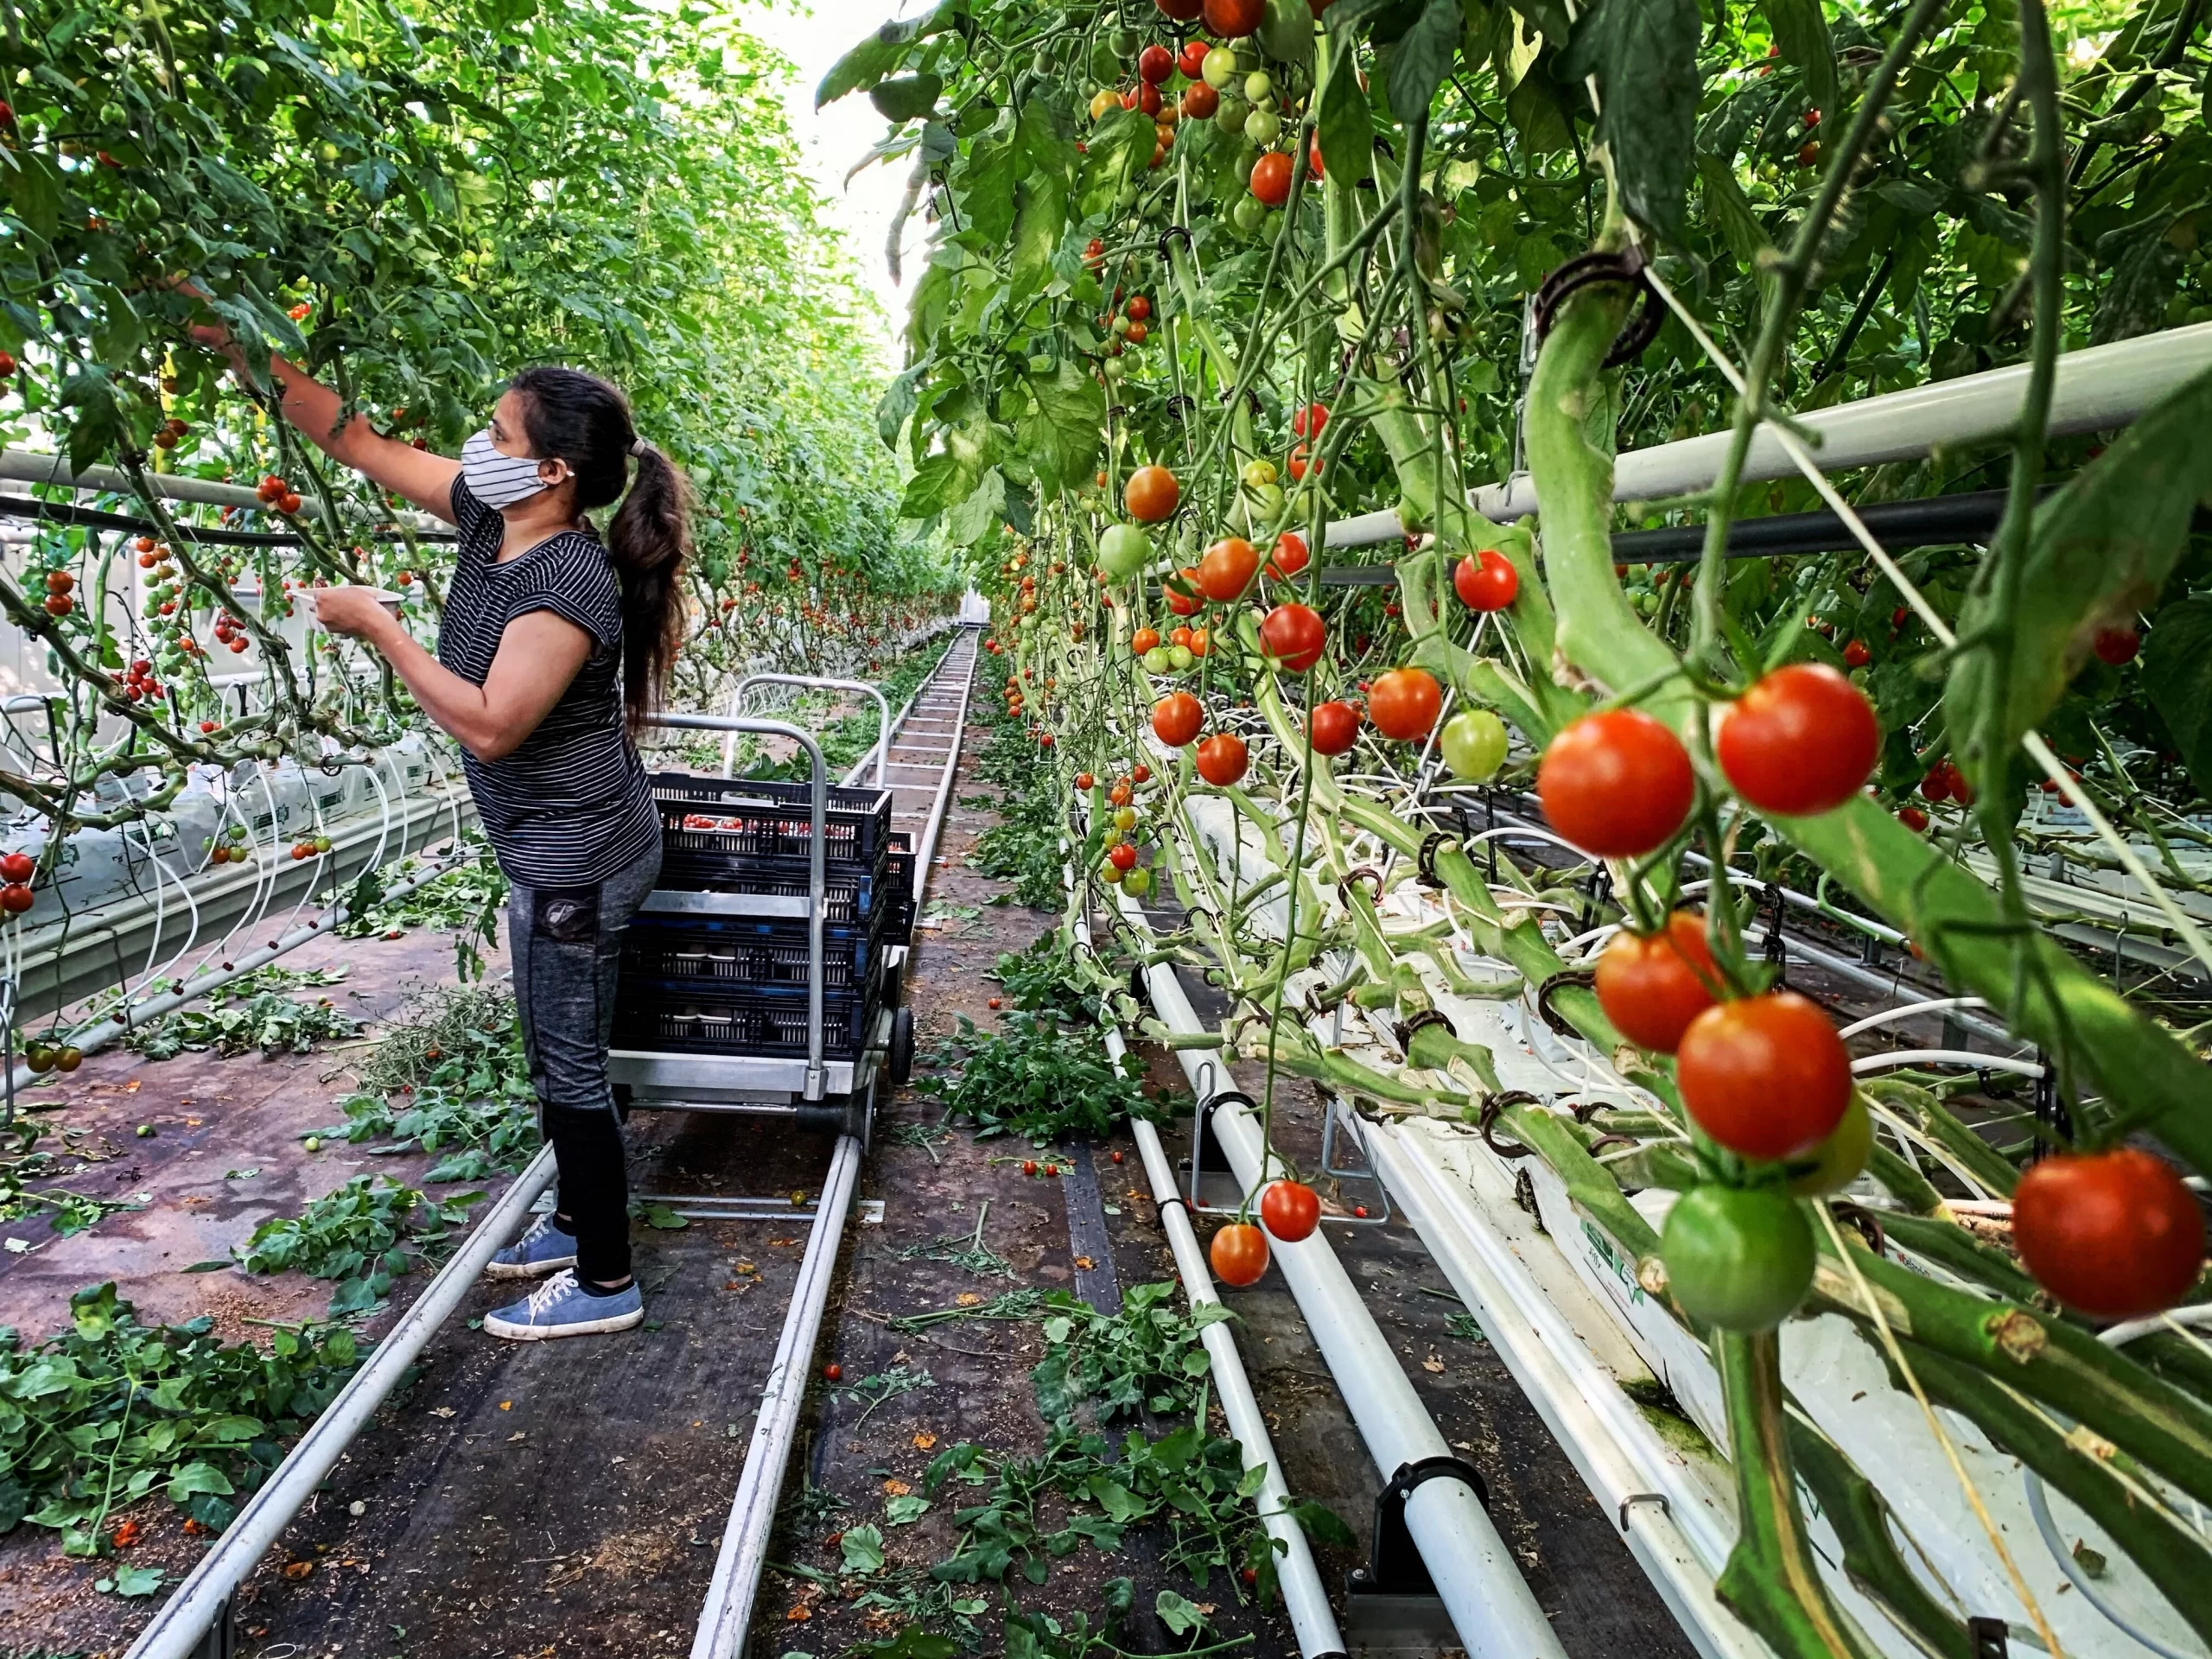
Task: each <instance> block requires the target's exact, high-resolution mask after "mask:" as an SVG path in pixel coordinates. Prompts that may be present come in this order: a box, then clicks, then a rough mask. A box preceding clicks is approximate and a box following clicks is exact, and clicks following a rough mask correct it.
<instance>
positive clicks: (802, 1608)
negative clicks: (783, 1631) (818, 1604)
mask: <svg viewBox="0 0 2212 1659" xmlns="http://www.w3.org/2000/svg"><path fill="white" fill-rule="evenodd" d="M813 1617H814V1609H813V1608H811V1607H809V1606H807V1605H804V1603H802V1604H801V1605H798V1606H797V1607H794V1608H792V1609H791V1611H789V1612H788V1613H785V1615H784V1618H785V1620H786V1621H791V1620H797V1619H802V1618H813Z"/></svg>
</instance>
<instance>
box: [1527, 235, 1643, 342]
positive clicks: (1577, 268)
mask: <svg viewBox="0 0 2212 1659" xmlns="http://www.w3.org/2000/svg"><path fill="white" fill-rule="evenodd" d="M1643 267H1644V260H1643V250H1642V249H1641V248H1638V247H1636V246H1634V245H1630V247H1629V248H1628V249H1627V250H1626V251H1624V252H1621V253H1586V254H1584V255H1582V256H1581V257H1580V258H1576V259H1570V260H1568V261H1567V263H1566V264H1563V265H1561V266H1560V268H1559V269H1558V270H1555V271H1554V272H1552V274H1551V275H1550V276H1548V277H1546V278H1544V285H1543V286H1542V287H1541V288H1540V289H1537V290H1536V307H1535V325H1536V341H1537V343H1538V344H1539V345H1541V344H1542V343H1543V341H1544V340H1545V339H1546V338H1547V337H1548V335H1549V334H1551V331H1552V323H1553V321H1554V319H1555V318H1556V317H1557V316H1558V315H1559V308H1560V306H1562V305H1564V304H1565V303H1566V302H1567V297H1568V296H1570V295H1573V294H1576V293H1580V291H1581V290H1582V289H1586V288H1594V287H1596V286H1598V285H1599V283H1625V284H1626V285H1627V286H1628V287H1630V288H1632V289H1635V290H1636V291H1637V296H1638V297H1637V300H1636V301H1633V302H1630V305H1631V308H1630V312H1629V315H1628V321H1626V322H1624V324H1622V326H1621V331H1620V333H1619V334H1618V335H1617V336H1616V337H1615V338H1614V340H1613V346H1612V349H1611V351H1609V352H1607V353H1605V367H1607V368H1609V369H1617V368H1618V367H1619V366H1620V365H1622V364H1624V363H1630V362H1633V361H1635V359H1637V358H1639V357H1641V356H1643V352H1644V348H1645V347H1646V346H1649V345H1650V344H1651V342H1652V341H1653V340H1656V339H1658V337H1659V327H1660V325H1661V324H1662V323H1663V322H1664V321H1666V320H1667V319H1666V313H1665V312H1664V310H1662V308H1661V306H1660V303H1659V295H1658V292H1657V290H1656V289H1654V288H1653V287H1652V286H1651V283H1650V281H1649V278H1647V277H1645V276H1644V274H1643Z"/></svg>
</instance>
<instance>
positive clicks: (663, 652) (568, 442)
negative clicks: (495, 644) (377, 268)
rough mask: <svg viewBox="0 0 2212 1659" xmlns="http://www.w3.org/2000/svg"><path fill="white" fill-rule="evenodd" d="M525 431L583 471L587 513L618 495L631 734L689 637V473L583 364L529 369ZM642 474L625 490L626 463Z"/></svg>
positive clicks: (613, 542) (533, 444)
mask: <svg viewBox="0 0 2212 1659" xmlns="http://www.w3.org/2000/svg"><path fill="white" fill-rule="evenodd" d="M513 384H514V389H515V391H518V392H520V393H521V394H522V398H523V417H522V425H523V432H524V435H525V436H527V437H528V438H529V440H530V449H531V454H533V455H536V456H537V457H539V458H541V459H550V458H552V457H555V456H557V457H559V458H560V459H561V460H563V461H567V462H568V463H569V470H570V471H572V472H573V473H575V475H576V509H577V512H579V514H581V513H582V512H588V511H589V510H590V509H591V508H593V507H603V506H605V505H607V503H608V502H610V501H612V500H613V499H616V498H617V497H618V496H621V497H622V505H621V506H620V508H619V509H618V510H617V511H616V512H615V514H614V522H613V524H609V525H608V526H607V552H608V554H609V555H610V556H612V558H613V564H614V570H615V574H616V575H619V576H620V578H621V579H622V706H623V712H624V715H625V717H626V720H627V721H628V722H629V727H630V731H631V734H632V735H633V736H634V735H635V734H636V733H637V731H638V728H639V726H640V725H642V724H643V723H644V721H645V716H646V715H648V714H650V713H652V710H654V709H657V708H658V707H659V706H660V702H661V698H662V696H663V695H664V692H665V691H666V690H667V687H668V676H669V671H670V670H671V668H673V667H674V665H675V663H676V652H677V646H678V645H681V644H682V643H683V588H682V587H681V586H680V585H679V582H680V578H681V575H682V571H683V561H684V558H685V557H686V556H688V555H689V554H690V551H691V480H689V479H688V478H686V477H684V475H683V468H682V467H678V466H677V464H676V463H675V462H674V461H671V460H670V459H669V458H668V457H667V456H666V455H664V454H662V453H661V452H660V451H659V450H658V449H657V448H654V447H653V446H652V444H650V443H647V442H645V441H644V440H643V439H641V438H640V437H639V435H638V430H637V428H636V427H634V426H632V424H631V422H630V405H629V403H628V401H627V400H626V399H625V398H624V397H623V396H622V394H621V393H620V391H617V390H616V389H615V388H614V387H613V386H611V385H608V384H607V382H606V381H604V380H601V378H599V377H598V376H596V375H591V374H585V373H582V372H580V371H578V370H575V369H558V368H539V369H524V371H523V372H521V373H520V374H518V375H517V376H515V378H514V383H513ZM632 456H634V457H636V459H637V462H638V475H637V478H636V480H634V481H632V483H631V484H630V493H629V494H628V495H627V496H622V486H623V483H624V480H626V478H627V476H628V463H629V461H630V459H631V458H632Z"/></svg>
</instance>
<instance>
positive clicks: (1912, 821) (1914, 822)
mask: <svg viewBox="0 0 2212 1659" xmlns="http://www.w3.org/2000/svg"><path fill="white" fill-rule="evenodd" d="M1897 822H1898V823H1901V824H1903V825H1904V827H1905V828H1906V829H1910V830H1911V831H1912V832H1913V834H1915V835H1918V834H1919V833H1920V832H1921V831H1922V830H1923V829H1926V828H1927V827H1928V815H1927V814H1926V813H1925V812H1923V811H1922V810H1920V809H1919V808H1918V807H1916V806H1901V807H1899V808H1898V809H1897Z"/></svg>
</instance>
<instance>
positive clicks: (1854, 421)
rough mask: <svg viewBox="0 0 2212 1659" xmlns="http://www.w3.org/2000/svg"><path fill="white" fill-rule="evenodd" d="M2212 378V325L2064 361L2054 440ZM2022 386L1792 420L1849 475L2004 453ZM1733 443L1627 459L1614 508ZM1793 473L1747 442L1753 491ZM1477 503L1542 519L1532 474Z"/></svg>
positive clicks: (1711, 441) (1480, 508)
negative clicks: (1988, 447)
mask: <svg viewBox="0 0 2212 1659" xmlns="http://www.w3.org/2000/svg"><path fill="white" fill-rule="evenodd" d="M2208 368H2212V322H2200V323H2193V324H2191V325H2190V326H2189V327H2185V328H2169V329H2166V330H2165V331H2164V333H2161V334H2143V335H2139V337H2137V338H2136V339H2133V340H2116V341H2114V342H2113V344H2112V345H2109V346H2088V347H2085V348H2084V349H2082V350H2081V351H2078V352H2068V353H2065V354H2064V355H2063V356H2062V357H2060V359H2058V380H2057V385H2056V388H2055V389H2054V390H2053V391H2052V394H2051V400H2050V435H2051V436H2053V437H2061V436H2063V435H2067V434H2069V433H2075V432H2097V431H2102V430H2104V429H2107V428H2109V427H2116V426H2125V425H2126V424H2127V423H2129V422H2130V421H2133V419H2135V418H2136V416H2139V415H2140V414H2142V413H2143V411H2144V410H2147V409H2149V408H2151V407H2152V405H2153V404H2157V403H2158V402H2160V401H2161V400H2163V399H2164V398H2165V397H2167V396H2168V395H2169V394H2171V393H2172V392H2174V391H2178V390H2179V389H2180V388H2181V387H2182V385H2183V384H2185V383H2186V382H2188V381H2189V380H2190V379H2192V378H2195V377H2196V375H2199V374H2201V373H2202V372H2204V371H2205V370H2206V369H2208ZM2027 384H2028V367H2027V365H2025V364H2015V365H2012V367H2010V368H2003V369H1992V370H1990V371H1988V372H1986V373H1984V374H1967V375H1961V376H1960V377H1959V378H1957V379H1955V380H1935V381H1930V382H1929V384H1928V385H1921V386H1913V387H1910V388H1909V389H1908V390H1906V391H1892V392H1886V393H1885V394H1883V395H1882V396H1881V397H1868V398H1866V399H1864V400H1862V401H1861V402H1859V403H1855V404H1839V405H1838V406H1836V407H1835V408H1833V409H1816V410H1806V411H1805V412H1804V413H1802V414H1797V415H1793V416H1791V417H1790V418H1791V420H1792V421H1793V422H1794V423H1796V425H1797V426H1798V427H1799V428H1800V429H1802V430H1806V431H1809V432H1811V433H1813V434H1814V435H1815V438H1816V442H1815V445H1814V448H1813V456H1814V459H1815V460H1816V461H1819V462H1820V464H1821V467H1822V469H1823V470H1825V471H1828V472H1843V471H1846V470H1848V469H1850V468H1852V467H1875V466H1879V465H1881V464H1882V463H1883V462H1885V461H1910V460H1915V459H1916V458H1918V457H1919V456H1922V455H1924V454H1927V453H1928V452H1929V450H1931V449H1933V448H1936V446H1938V445H1939V444H1940V445H1959V444H1973V443H1991V442H1998V441H1999V440H2001V439H2003V438H2004V437H2005V436H2006V435H2008V434H2009V433H2010V432H2011V431H2012V428H2013V426H2014V425H2015V423H2018V420H2019V418H2020V405H2021V401H2022V399H2023V397H2024V395H2025V391H2026V387H2027ZM1729 442H1730V435H1729V434H1728V433H1726V432H1707V433H1705V434H1703V435H1700V436H1698V437H1694V438H1684V439H1682V440H1681V442H1676V443H1661V444H1654V445H1652V446H1651V447H1650V448H1645V449H1630V450H1627V451H1625V452H1624V453H1623V454H1621V455H1620V456H1619V457H1618V459H1617V460H1616V461H1615V462H1614V465H1613V499H1614V500H1616V501H1656V500H1661V499H1666V498H1668V497H1669V496H1677V495H1687V494H1689V493H1693V492H1694V491H1698V490H1701V489H1704V488H1706V487H1707V486H1708V485H1710V484H1711V483H1712V482H1713V476H1714V474H1716V473H1718V472H1719V467H1720V461H1721V458H1722V457H1723V456H1724V455H1725V454H1726V453H1727V450H1728V445H1729ZM1796 471H1797V467H1796V462H1795V461H1792V460H1791V459H1790V458H1789V456H1788V455H1787V454H1784V453H1783V448H1782V445H1781V443H1780V442H1778V441H1777V439H1776V437H1775V435H1774V429H1773V428H1772V427H1770V426H1762V427H1761V428H1759V429H1758V431H1756V432H1754V433H1753V434H1752V435H1751V451H1750V453H1749V454H1748V455H1746V456H1745V465H1744V478H1745V481H1746V482H1750V481H1752V480H1761V479H1774V478H1788V477H1792V476H1794V475H1796ZM1471 499H1472V500H1473V503H1474V506H1475V510H1476V511H1477V512H1480V513H1481V514H1483V516H1484V517H1485V518H1491V519H1493V520H1495V521H1497V523H1499V524H1510V523H1511V522H1512V521H1513V520H1514V519H1516V518H1520V517H1522V515H1523V514H1524V513H1530V512H1535V511H1536V486H1535V480H1534V479H1532V478H1531V477H1530V476H1529V474H1526V473H1519V474H1515V475H1514V476H1513V477H1511V478H1510V479H1508V480H1505V481H1504V482H1503V483H1502V484H1485V485H1483V486H1480V487H1478V488H1477V489H1476V490H1474V491H1472V492H1471ZM1404 533H1405V531H1404V527H1403V526H1402V524H1400V523H1399V521H1398V513H1397V509H1396V508H1395V507H1391V508H1386V509H1384V510H1383V511H1382V512H1367V513H1362V514H1360V515H1359V516H1358V517H1357V518H1343V519H1338V521H1337V522H1335V523H1333V524H1330V525H1328V526H1327V527H1326V528H1325V530H1324V531H1323V532H1322V539H1323V542H1324V543H1325V545H1327V546H1330V547H1362V546H1368V545H1371V544H1373V543H1377V542H1388V541H1395V539H1397V537H1400V536H1402V535H1403V534H1404Z"/></svg>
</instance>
